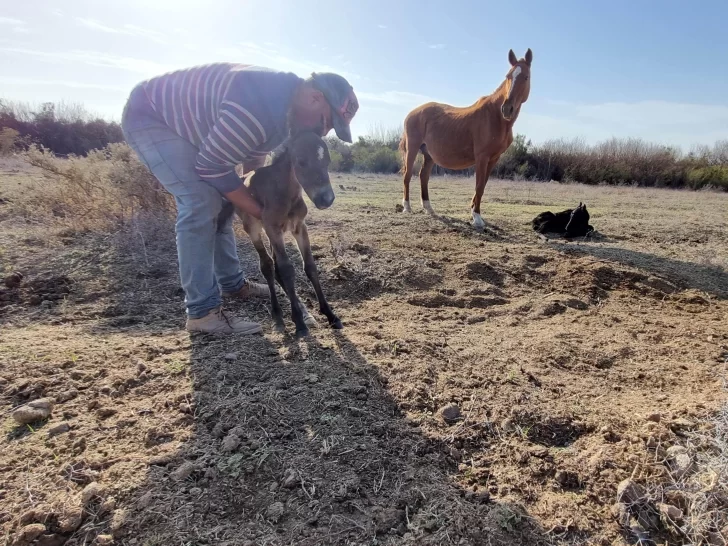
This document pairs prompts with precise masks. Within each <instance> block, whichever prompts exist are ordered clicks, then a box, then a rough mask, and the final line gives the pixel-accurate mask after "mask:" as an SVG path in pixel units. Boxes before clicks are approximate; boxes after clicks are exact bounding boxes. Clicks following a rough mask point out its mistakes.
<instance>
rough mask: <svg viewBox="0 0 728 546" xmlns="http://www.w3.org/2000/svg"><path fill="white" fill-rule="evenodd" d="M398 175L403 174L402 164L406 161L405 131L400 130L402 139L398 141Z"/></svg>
mask: <svg viewBox="0 0 728 546" xmlns="http://www.w3.org/2000/svg"><path fill="white" fill-rule="evenodd" d="M399 157H400V161H399V173H398V174H404V162H405V161H406V160H407V131H405V130H402V138H401V139H400V140H399Z"/></svg>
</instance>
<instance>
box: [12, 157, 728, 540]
mask: <svg viewBox="0 0 728 546" xmlns="http://www.w3.org/2000/svg"><path fill="white" fill-rule="evenodd" d="M34 177H35V175H34V174H33V173H32V172H26V171H25V170H23V169H21V168H12V169H11V168H9V167H7V165H6V169H5V172H4V173H2V175H0V249H1V250H0V265H1V269H2V273H3V276H5V275H8V274H10V273H11V272H13V271H18V272H20V273H22V274H23V275H24V277H23V279H22V281H21V282H20V285H19V286H18V287H12V288H6V287H4V286H3V287H2V288H0V290H2V292H0V328H1V330H0V361H1V362H2V365H1V366H0V412H1V413H0V415H1V416H2V424H3V427H4V430H3V433H2V437H1V438H0V445H1V449H0V475H1V476H2V479H1V480H0V543H4V544H18V545H20V544H42V545H45V546H49V545H60V544H68V545H87V544H112V543H113V544H124V545H136V546H161V545H228V546H233V545H256V546H258V545H261V546H263V545H271V546H272V545H283V544H300V545H311V546H313V545H319V544H341V545H375V544H378V545H415V544H418V545H430V544H431V545H435V544H437V545H440V544H443V545H445V544H459V545H471V544H472V545H491V544H492V545H496V544H504V545H505V544H508V545H513V544H528V545H531V544H533V545H539V544H599V545H607V544H628V543H631V541H632V540H633V539H632V538H631V535H630V533H629V532H626V531H625V530H624V529H623V528H622V527H620V524H619V521H618V517H616V515H615V511H614V504H615V502H616V500H617V486H618V484H619V483H620V482H621V481H622V480H624V479H626V478H630V477H632V478H633V479H635V480H637V481H644V482H646V481H649V480H651V479H655V477H658V478H659V477H660V476H662V475H665V474H666V473H667V471H666V470H665V463H664V449H665V448H668V447H670V446H673V445H683V444H685V442H686V438H687V436H686V434H689V432H690V431H693V432H699V433H705V434H708V433H709V432H710V430H711V427H712V426H713V425H711V419H712V418H713V416H714V414H715V412H716V411H717V410H718V409H719V408H720V406H721V405H722V404H724V403H725V391H724V390H723V387H722V381H723V378H724V373H725V361H726V359H727V357H728V301H727V299H726V298H728V244H727V243H726V241H727V240H728V213H727V212H726V211H728V194H725V193H723V194H720V193H709V192H684V191H669V190H647V189H637V188H603V187H586V186H581V185H558V184H543V183H542V184H537V183H528V182H505V181H491V182H490V183H489V184H488V186H487V188H486V192H485V198H484V210H483V212H484V218H485V219H486V222H487V227H486V229H485V230H484V231H483V232H476V231H474V229H473V228H472V227H471V226H470V225H469V224H468V215H467V207H468V205H469V202H470V197H471V192H472V190H473V186H474V181H473V180H472V179H463V178H452V177H450V178H436V179H433V181H432V184H431V198H432V203H433V206H434V208H435V210H436V212H437V213H438V214H439V215H441V216H439V217H434V218H433V217H430V216H428V215H426V214H425V213H424V212H422V211H421V209H420V207H419V206H416V207H414V206H413V208H414V209H415V211H416V212H414V213H413V214H411V215H405V214H403V213H397V212H395V207H396V205H397V204H398V203H399V202H400V199H401V196H400V181H399V178H398V177H377V176H373V175H369V176H366V175H362V176H354V175H351V176H342V175H332V178H333V182H334V183H335V187H336V190H337V200H336V202H335V203H334V206H333V208H332V209H330V210H327V211H318V210H312V211H311V213H310V220H309V222H308V223H309V231H310V234H311V238H312V242H313V244H314V249H315V255H316V258H317V260H318V265H319V269H320V271H321V275H322V283H323V287H324V291H325V292H326V294H327V295H328V297H329V300H330V302H331V304H332V306H333V308H334V310H335V311H336V312H337V314H338V315H339V316H340V317H341V319H342V321H343V322H344V330H342V331H340V332H335V331H332V330H329V329H327V328H325V327H323V324H324V322H321V325H322V326H321V327H320V328H319V329H317V330H313V331H312V334H311V336H310V338H309V339H306V340H303V341H300V342H299V341H296V340H295V339H293V337H292V335H291V334H292V333H293V327H292V324H291V323H290V322H289V328H288V333H287V334H277V333H275V332H274V331H273V329H272V321H271V319H270V316H269V312H268V308H267V304H266V302H265V301H261V302H238V301H229V302H227V303H226V305H227V306H228V307H229V308H230V309H231V310H233V311H234V312H236V313H239V314H241V315H244V316H247V317H250V318H251V319H254V320H257V321H261V322H262V323H263V325H264V335H262V336H256V337H251V338H235V337H229V338H223V337H213V336H189V335H188V334H186V333H185V332H184V331H183V326H184V312H183V295H182V292H181V290H180V288H179V285H178V276H177V266H176V254H175V250H174V234H173V228H172V225H171V223H170V222H169V221H162V220H160V221H156V222H153V221H151V220H149V221H144V222H138V223H137V224H135V225H134V226H132V227H130V228H127V229H125V230H122V231H118V232H116V233H110V234H109V233H94V232H86V233H83V232H77V231H74V230H69V229H61V228H59V227H57V226H55V225H53V224H48V223H46V222H28V221H27V220H23V219H22V218H19V217H18V216H17V215H15V214H14V213H13V200H14V199H15V198H16V197H17V196H18V195H19V194H20V193H22V192H23V191H27V187H29V186H28V185H29V184H32V180H33V178H34ZM415 187H416V184H413V188H415ZM413 193H414V194H415V195H416V193H417V192H416V191H414V192H413ZM417 201H418V200H417V199H413V205H414V204H417V205H418V203H417ZM579 201H584V202H585V203H587V206H588V208H589V211H590V213H591V223H592V225H594V227H595V228H596V229H597V232H598V233H597V234H596V235H595V236H594V237H592V238H591V239H589V240H577V241H571V242H567V241H563V240H558V239H557V240H549V241H542V240H540V239H539V238H538V237H536V236H535V235H534V233H533V232H532V231H531V228H530V220H531V218H533V217H534V216H535V215H536V214H538V213H539V212H542V211H543V210H548V209H551V210H553V211H556V210H561V209H562V208H566V207H570V206H574V205H576V204H578V203H579ZM238 241H239V251H240V255H241V260H242V261H243V264H244V267H245V269H246V271H247V272H248V273H249V274H250V275H251V276H256V277H258V278H260V276H259V274H258V271H257V258H255V255H254V254H253V252H252V247H251V246H250V245H249V243H248V241H247V240H246V238H245V235H244V234H243V233H242V232H240V236H239V238H238ZM293 248H294V247H293V246H292V247H291V250H293ZM297 260H298V258H297ZM297 263H299V266H300V261H298V262H297ZM298 286H299V289H300V291H301V293H302V294H303V296H304V298H305V301H307V302H308V305H309V308H311V309H312V310H315V309H316V306H315V304H314V299H315V298H314V295H313V291H312V290H311V289H310V286H309V285H308V283H307V281H306V279H305V276H304V275H303V273H302V271H301V270H300V267H299V283H298ZM45 397H48V398H52V399H53V401H54V406H53V409H52V414H51V416H50V417H49V418H47V419H42V420H40V421H38V422H35V423H32V424H30V425H26V426H17V425H16V423H15V422H14V421H13V420H12V419H11V417H10V415H11V411H12V410H13V409H14V408H16V407H18V406H20V405H22V404H25V403H27V402H29V401H32V400H36V399H39V398H45ZM679 502H680V500H679V499H677V500H675V501H674V503H676V504H679ZM725 507H726V509H728V499H726V504H725ZM684 508H685V507H684ZM721 532H726V530H724V529H723V530H722V529H707V530H706V534H705V536H706V537H708V535H710V537H712V538H710V540H713V543H714V544H715V543H718V542H717V541H718V539H719V535H720V533H721ZM717 537H718V538H717ZM654 538H655V540H656V541H657V543H659V544H668V543H669V544H681V543H682V542H681V541H680V540H679V539H678V538H675V537H674V536H673V535H669V534H665V535H664V536H661V535H659V533H658V534H657V535H654ZM3 540H4V542H3ZM707 540H708V539H707V538H706V542H705V543H706V544H707V543H709V542H707Z"/></svg>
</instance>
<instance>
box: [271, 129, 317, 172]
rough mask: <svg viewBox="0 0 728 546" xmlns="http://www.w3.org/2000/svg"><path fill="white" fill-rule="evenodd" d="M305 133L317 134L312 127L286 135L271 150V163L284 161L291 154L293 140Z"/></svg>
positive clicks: (276, 163)
mask: <svg viewBox="0 0 728 546" xmlns="http://www.w3.org/2000/svg"><path fill="white" fill-rule="evenodd" d="M306 133H314V134H317V133H316V131H314V130H312V129H308V130H305V131H299V132H297V133H296V134H291V135H289V136H288V138H287V139H286V140H284V141H283V142H282V143H281V144H280V145H279V146H278V148H276V149H275V150H273V152H271V162H270V164H271V165H278V164H279V163H283V162H285V161H286V160H287V159H288V158H289V157H290V155H291V144H292V143H293V141H294V140H296V139H297V138H300V137H301V136H303V135H305V134H306Z"/></svg>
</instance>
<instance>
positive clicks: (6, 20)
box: [0, 17, 25, 26]
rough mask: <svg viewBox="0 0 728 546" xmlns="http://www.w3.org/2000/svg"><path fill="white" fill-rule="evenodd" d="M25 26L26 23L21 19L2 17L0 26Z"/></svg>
mask: <svg viewBox="0 0 728 546" xmlns="http://www.w3.org/2000/svg"><path fill="white" fill-rule="evenodd" d="M24 24H25V21H21V20H20V19H13V18H12V17H0V25H13V26H22V25H24Z"/></svg>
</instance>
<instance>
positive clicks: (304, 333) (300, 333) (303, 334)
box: [296, 328, 309, 339]
mask: <svg viewBox="0 0 728 546" xmlns="http://www.w3.org/2000/svg"><path fill="white" fill-rule="evenodd" d="M308 334H309V331H308V328H303V329H302V330H296V339H303V338H305V337H308Z"/></svg>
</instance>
